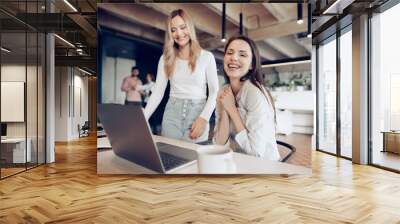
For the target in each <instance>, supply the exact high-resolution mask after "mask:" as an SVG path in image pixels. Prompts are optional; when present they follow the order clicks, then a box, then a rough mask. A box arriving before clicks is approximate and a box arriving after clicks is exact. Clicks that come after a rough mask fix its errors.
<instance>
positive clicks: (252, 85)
mask: <svg viewBox="0 0 400 224" xmlns="http://www.w3.org/2000/svg"><path fill="white" fill-rule="evenodd" d="M224 71H225V76H226V78H227V81H228V85H226V86H225V87H224V88H223V89H222V90H221V91H220V93H219V94H218V98H217V113H216V114H217V119H216V121H217V124H216V126H215V138H214V141H215V142H216V143H217V144H230V145H231V148H232V149H234V150H235V151H238V152H242V153H245V154H249V155H253V156H256V157H263V158H267V159H270V160H275V161H277V160H279V159H280V156H279V152H278V147H277V144H276V137H275V136H276V131H275V123H276V122H275V107H274V103H273V101H272V97H271V95H270V93H269V92H268V90H267V89H265V88H264V87H263V86H262V83H264V81H263V78H262V75H261V66H260V56H259V53H258V50H257V47H256V45H255V43H254V41H252V40H251V39H249V38H248V37H245V36H237V37H232V38H230V39H229V41H228V43H227V44H226V47H225V56H224ZM230 136H232V138H230Z"/></svg>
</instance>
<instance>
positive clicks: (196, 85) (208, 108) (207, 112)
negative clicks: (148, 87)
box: [144, 50, 218, 121]
mask: <svg viewBox="0 0 400 224" xmlns="http://www.w3.org/2000/svg"><path fill="white" fill-rule="evenodd" d="M167 84H168V78H167V75H166V74H165V71H164V57H163V56H161V58H160V60H159V62H158V69H157V78H156V84H155V86H154V87H153V92H152V94H151V96H150V99H149V101H148V102H147V105H146V108H145V110H144V115H145V117H146V119H149V118H150V117H151V115H152V114H153V112H154V111H155V110H156V109H157V107H158V105H159V104H160V102H161V100H162V98H163V96H164V92H165V89H166V87H167ZM170 85H171V90H170V94H169V96H170V97H175V98H180V99H205V98H207V85H208V99H207V102H206V105H205V106H204V109H203V111H202V112H201V114H200V116H201V117H202V118H204V119H205V120H206V121H208V120H209V119H210V117H211V114H212V112H213V111H214V109H215V103H216V99H217V93H218V77H217V66H216V63H215V58H214V55H213V54H212V53H211V52H209V51H206V50H201V52H200V56H199V58H198V59H197V62H196V68H195V70H194V72H193V73H192V72H191V70H190V67H189V61H188V60H182V59H179V58H177V59H176V63H175V70H174V72H173V74H172V76H171V78H170Z"/></svg>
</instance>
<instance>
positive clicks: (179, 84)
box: [144, 9, 218, 142]
mask: <svg viewBox="0 0 400 224" xmlns="http://www.w3.org/2000/svg"><path fill="white" fill-rule="evenodd" d="M168 81H170V85H171V90H170V98H169V100H168V103H167V106H166V108H165V112H164V116H163V121H162V130H161V134H162V135H163V136H167V137H170V138H174V139H181V140H185V141H190V142H201V141H206V140H207V139H208V132H209V122H208V121H209V119H210V117H211V114H212V112H213V111H214V108H215V101H216V97H217V92H218V78H217V68H216V63H215V58H214V56H213V54H212V53H211V52H208V51H206V50H203V49H201V47H200V45H199V43H198V41H197V37H196V33H195V29H194V25H193V22H192V20H191V18H190V16H189V15H188V14H187V13H186V12H185V11H184V10H182V9H178V10H174V11H172V12H171V14H170V16H169V17H168V21H167V29H166V32H165V42H164V52H163V55H162V56H161V58H160V61H159V63H158V70H157V79H156V84H155V86H154V91H153V93H152V95H151V96H150V99H149V101H148V103H147V106H146V108H145V112H144V113H145V116H146V118H147V119H149V118H150V117H151V115H152V114H153V112H154V111H155V109H156V108H157V107H158V105H159V104H160V102H161V100H162V98H163V95H164V92H165V89H166V87H167V83H168ZM207 87H208V98H207V94H206V93H207Z"/></svg>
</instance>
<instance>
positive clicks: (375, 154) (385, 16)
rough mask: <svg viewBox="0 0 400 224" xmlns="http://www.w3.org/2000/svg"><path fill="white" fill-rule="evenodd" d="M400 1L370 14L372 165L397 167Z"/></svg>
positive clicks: (399, 155)
mask: <svg viewBox="0 0 400 224" xmlns="http://www.w3.org/2000/svg"><path fill="white" fill-rule="evenodd" d="M398 21H400V4H397V5H395V6H393V7H392V8H390V9H388V10H386V11H384V12H382V13H380V14H375V15H373V17H372V18H371V34H372V37H371V40H372V43H371V45H372V46H371V47H372V48H371V53H372V54H371V60H372V63H371V67H372V71H371V99H370V103H371V109H372V110H371V115H370V116H371V126H370V127H371V130H370V131H371V137H372V139H371V140H372V155H371V160H372V161H371V162H372V164H374V165H378V166H382V167H386V168H390V169H394V170H398V171H400V103H399V102H400V100H399V99H398V97H399V95H400V63H399V60H398V53H399V52H400V42H399V40H400V33H399V32H398V30H397V29H396V28H395V27H397V26H398V24H397V23H398Z"/></svg>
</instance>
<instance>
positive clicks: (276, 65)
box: [261, 60, 311, 68]
mask: <svg viewBox="0 0 400 224" xmlns="http://www.w3.org/2000/svg"><path fill="white" fill-rule="evenodd" d="M306 63H311V60H303V61H291V62H283V63H276V64H266V65H261V67H262V68H270V67H278V66H284V65H297V64H306Z"/></svg>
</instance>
